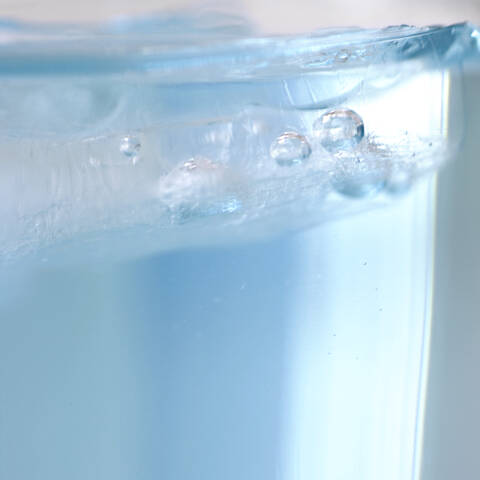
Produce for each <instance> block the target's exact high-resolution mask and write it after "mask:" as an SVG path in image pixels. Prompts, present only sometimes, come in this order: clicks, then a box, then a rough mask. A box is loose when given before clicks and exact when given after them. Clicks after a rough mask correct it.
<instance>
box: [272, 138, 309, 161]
mask: <svg viewBox="0 0 480 480" xmlns="http://www.w3.org/2000/svg"><path fill="white" fill-rule="evenodd" d="M311 153H312V149H311V148H310V145H309V143H308V141H307V139H306V138H305V137H304V136H303V135H300V134H299V133H296V132H285V133H282V134H281V135H280V136H279V137H277V138H276V139H275V140H274V141H273V142H272V144H271V145H270V156H271V157H272V158H273V159H274V160H275V161H276V162H277V164H278V165H280V166H282V167H285V166H286V167H289V166H292V165H295V164H298V163H302V162H303V161H304V160H305V159H307V158H308V157H309V156H310V154H311Z"/></svg>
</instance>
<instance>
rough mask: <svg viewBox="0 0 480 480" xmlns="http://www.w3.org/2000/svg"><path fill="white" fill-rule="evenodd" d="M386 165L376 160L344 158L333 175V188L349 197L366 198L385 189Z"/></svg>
mask: <svg viewBox="0 0 480 480" xmlns="http://www.w3.org/2000/svg"><path fill="white" fill-rule="evenodd" d="M386 178H387V168H386V164H384V163H383V162H379V161H377V160H375V159H374V158H357V157H349V158H343V159H342V162H341V165H339V166H338V168H337V171H335V172H334V173H333V175H332V180H331V181H332V186H333V188H334V189H335V190H336V191H337V192H339V193H341V194H342V195H345V196H347V197H353V198H365V197H372V196H374V195H376V194H377V193H378V192H379V191H380V190H382V189H383V188H384V187H385V182H386Z"/></svg>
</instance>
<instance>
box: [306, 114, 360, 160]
mask: <svg viewBox="0 0 480 480" xmlns="http://www.w3.org/2000/svg"><path fill="white" fill-rule="evenodd" d="M313 132H314V135H315V137H317V138H318V139H319V140H320V143H321V145H322V147H323V148H324V149H325V150H327V151H328V152H330V153H342V152H343V151H349V150H353V149H354V148H355V147H356V146H357V145H358V144H359V143H360V142H361V140H362V139H363V137H364V135H365V127H364V124H363V120H362V117H360V115H358V113H356V112H354V111H353V110H349V109H338V110H330V111H328V112H326V113H324V114H323V115H322V116H321V117H320V118H318V119H317V120H316V121H315V123H314V124H313Z"/></svg>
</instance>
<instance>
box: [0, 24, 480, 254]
mask: <svg viewBox="0 0 480 480" xmlns="http://www.w3.org/2000/svg"><path fill="white" fill-rule="evenodd" d="M476 32H477V31H476V30H475V29H474V27H473V26H471V25H469V24H461V25H453V26H450V27H427V28H414V27H409V26H400V27H388V28H386V29H382V30H360V29H342V30H338V31H336V30H325V31H317V32H314V33H313V34H310V35H304V36H293V37H292V36H283V37H282V36H278V37H268V38H266V37H262V36H261V35H259V34H257V33H256V32H255V30H254V29H253V28H252V27H250V26H248V25H246V24H245V23H244V22H242V21H241V20H239V19H237V18H234V17H228V18H222V17H215V16H213V17H212V16H210V17H206V16H202V15H199V16H195V15H191V16H187V15H183V16H171V17H164V18H152V19H142V20H138V21H130V20H129V21H125V20H123V21H115V22H110V23H108V24H104V25H97V26H91V27H88V28H87V27H83V28H79V27H72V26H69V27H66V26H64V27H61V26H45V27H44V26H38V25H36V26H32V25H20V24H8V23H5V24H3V26H2V27H1V28H0V39H1V42H0V84H1V89H0V92H1V93H0V137H1V146H0V155H1V161H0V220H1V222H0V223H1V226H0V255H1V256H2V259H11V258H15V257H17V256H18V255H19V254H23V253H28V252H32V251H37V250H38V249H39V248H40V247H42V248H44V247H51V246H55V248H57V247H59V246H61V245H63V246H64V247H65V246H66V248H67V250H68V248H69V247H68V245H69V244H70V243H69V242H72V241H73V240H75V241H78V242H79V243H80V244H83V245H84V246H86V249H87V250H94V251H95V254H97V255H99V256H102V257H108V256H109V255H113V253H112V252H115V251H117V250H118V252H122V255H123V254H126V255H127V256H129V255H142V254H144V253H148V252H152V251H157V250H162V249H170V248H176V247H180V246H182V245H197V244H204V243H217V242H220V243H224V242H227V243H230V242H237V241H242V240H244V239H249V238H259V237H263V236H265V235H267V236H268V235H271V234H274V233H278V232H281V231H285V230H291V229H297V228H303V227H305V226H308V225H312V224H315V223H318V222H321V221H323V220H325V219H327V218H332V217H335V216H338V215H341V214H344V213H349V212H354V211H358V210H363V209H365V208H371V207H372V206H375V205H377V204H383V203H386V202H390V201H392V197H395V196H396V195H397V194H399V193H404V192H405V191H407V190H409V189H410V188H412V187H413V186H414V185H415V183H416V180H417V179H418V178H420V177H422V176H423V175H425V174H427V173H429V172H433V171H435V170H436V169H437V167H438V166H439V165H441V164H442V163H443V161H444V160H445V159H447V158H448V157H449V156H450V155H451V153H452V152H453V151H454V150H455V148H456V146H457V145H458V142H459V141H460V140H461V135H462V126H461V125H451V124H449V121H448V119H449V116H448V111H449V108H451V106H452V102H453V101H455V102H457V103H458V98H459V97H460V96H461V82H459V81H457V80H458V78H459V75H460V70H461V65H462V62H463V61H464V60H465V58H467V57H469V56H472V55H477V54H478V45H477V37H478V35H477V33H476ZM452 99H453V100H452ZM455 108H458V107H455ZM455 118H460V117H459V116H458V115H457V116H456V117H455ZM92 245H94V246H95V247H92ZM101 245H103V248H101Z"/></svg>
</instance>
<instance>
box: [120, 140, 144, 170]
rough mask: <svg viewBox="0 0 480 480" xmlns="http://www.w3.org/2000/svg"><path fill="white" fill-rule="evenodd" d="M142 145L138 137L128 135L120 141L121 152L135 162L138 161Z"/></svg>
mask: <svg viewBox="0 0 480 480" xmlns="http://www.w3.org/2000/svg"><path fill="white" fill-rule="evenodd" d="M141 147H142V144H141V143H140V140H139V139H138V138H137V137H132V136H126V137H123V138H122V141H121V143H120V152H121V153H123V155H125V157H127V158H129V159H131V161H132V163H133V164H135V163H137V161H138V158H139V153H140V149H141Z"/></svg>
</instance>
